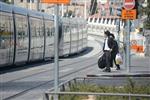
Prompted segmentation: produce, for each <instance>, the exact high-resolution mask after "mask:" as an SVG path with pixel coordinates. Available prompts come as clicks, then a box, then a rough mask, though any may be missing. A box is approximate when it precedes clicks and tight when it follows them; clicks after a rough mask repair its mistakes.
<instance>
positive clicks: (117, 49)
mask: <svg viewBox="0 0 150 100" xmlns="http://www.w3.org/2000/svg"><path fill="white" fill-rule="evenodd" d="M109 37H110V38H112V40H113V47H112V52H111V64H110V65H111V67H113V62H114V63H115V65H116V70H120V66H119V64H116V60H115V58H116V55H117V53H119V47H118V43H117V41H116V40H115V36H114V34H110V36H109Z"/></svg>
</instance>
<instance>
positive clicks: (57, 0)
mask: <svg viewBox="0 0 150 100" xmlns="http://www.w3.org/2000/svg"><path fill="white" fill-rule="evenodd" d="M41 3H49V4H69V3H70V0H41Z"/></svg>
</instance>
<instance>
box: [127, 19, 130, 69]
mask: <svg viewBox="0 0 150 100" xmlns="http://www.w3.org/2000/svg"><path fill="white" fill-rule="evenodd" d="M127 24H128V28H127V42H126V43H127V48H126V51H127V57H126V63H127V64H126V65H127V72H130V20H129V19H128V20H127Z"/></svg>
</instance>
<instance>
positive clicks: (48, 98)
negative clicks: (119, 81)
mask: <svg viewBox="0 0 150 100" xmlns="http://www.w3.org/2000/svg"><path fill="white" fill-rule="evenodd" d="M125 77H126V76H125ZM101 78H102V79H104V78H108V77H78V78H73V79H71V80H67V81H65V82H63V83H61V84H60V85H59V87H60V88H59V89H60V91H59V92H54V91H53V89H51V90H48V91H46V92H45V94H44V97H43V99H44V100H53V96H54V95H59V96H64V95H68V96H70V95H73V96H83V95H84V96H87V97H88V96H91V95H92V96H95V97H96V96H100V97H108V96H109V97H110V96H111V97H117V98H119V97H120V98H121V97H124V98H126V99H125V100H133V99H132V98H135V99H134V100H143V98H144V100H149V99H150V95H149V94H133V93H106V92H105V93H100V92H72V91H71V92H68V91H65V90H66V89H67V88H69V87H70V86H71V84H72V83H77V81H79V80H80V81H81V80H82V81H83V82H86V80H87V79H101ZM145 98H146V99H145ZM93 100H96V99H93ZM117 100H118V99H117ZM119 100H121V99H119Z"/></svg>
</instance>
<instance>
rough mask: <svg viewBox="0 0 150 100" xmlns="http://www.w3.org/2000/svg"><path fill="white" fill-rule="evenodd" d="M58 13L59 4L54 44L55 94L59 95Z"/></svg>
mask: <svg viewBox="0 0 150 100" xmlns="http://www.w3.org/2000/svg"><path fill="white" fill-rule="evenodd" d="M58 12H59V5H58V4H56V5H55V35H54V36H55V37H54V38H55V40H54V42H55V48H54V50H55V59H54V60H55V61H54V67H55V68H54V70H55V71H54V75H55V76H54V88H55V89H54V91H55V93H57V92H58V79H59V62H58V60H59V58H58V56H59V55H58V54H59V50H58V36H59V34H58V23H59V22H58V20H59V19H58ZM54 100H58V94H56V95H54Z"/></svg>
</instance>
